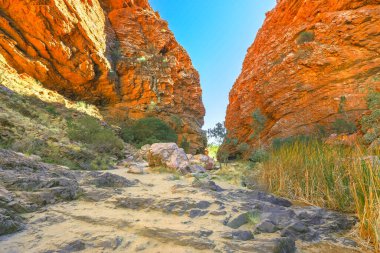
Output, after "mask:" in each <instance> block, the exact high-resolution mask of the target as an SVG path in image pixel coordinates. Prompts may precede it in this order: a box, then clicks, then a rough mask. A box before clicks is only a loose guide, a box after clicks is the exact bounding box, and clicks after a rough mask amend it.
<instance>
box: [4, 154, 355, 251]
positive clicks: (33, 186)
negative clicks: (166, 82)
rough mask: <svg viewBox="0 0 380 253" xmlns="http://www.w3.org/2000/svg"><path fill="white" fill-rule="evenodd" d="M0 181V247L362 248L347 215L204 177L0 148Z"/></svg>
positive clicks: (176, 248) (98, 248)
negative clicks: (88, 164) (91, 165)
mask: <svg viewBox="0 0 380 253" xmlns="http://www.w3.org/2000/svg"><path fill="white" fill-rule="evenodd" d="M66 179H70V180H69V183H68V181H67V180H66ZM0 182H1V185H2V186H3V188H1V189H0V228H1V229H0V232H1V233H2V234H3V236H1V237H0V244H1V250H2V252H26V251H27V252H74V251H81V252H110V251H113V252H126V251H128V252H129V251H139V252H157V251H160V252H194V251H202V252H265V253H268V252H273V253H275V252H276V253H277V252H284V253H288V252H289V253H292V252H296V250H297V249H299V250H302V252H316V251H312V250H310V251H309V249H310V248H313V247H314V248H318V247H322V246H321V245H323V250H324V251H320V252H338V253H339V252H342V253H348V252H360V251H359V250H357V249H355V248H354V246H355V243H354V242H353V241H352V240H350V239H349V238H347V237H345V236H344V234H345V233H346V232H348V231H349V230H350V229H351V228H352V226H353V225H354V224H355V219H354V218H352V217H350V216H347V215H343V214H339V213H336V212H332V211H327V210H325V209H322V208H317V207H298V206H293V205H292V203H291V202H289V201H287V200H285V199H282V198H277V197H275V196H273V195H270V194H266V193H264V192H260V191H256V190H246V189H241V188H236V187H233V186H231V185H227V184H224V185H222V186H219V185H218V184H219V183H218V182H217V183H215V182H212V181H210V180H209V179H208V178H207V177H205V178H197V177H189V176H188V177H182V178H172V177H168V175H167V174H154V173H150V174H139V175H136V174H130V173H128V168H124V169H117V170H111V171H108V172H88V171H70V170H68V169H67V168H65V167H60V166H54V165H49V164H44V163H41V162H39V161H38V159H37V160H35V159H33V157H32V158H29V157H26V156H23V155H21V154H17V153H14V152H11V151H4V150H0ZM194 182H197V183H194ZM199 185H204V186H205V185H206V186H207V185H208V186H210V185H212V186H213V187H214V188H217V189H221V190H219V191H218V190H216V189H214V188H212V187H198V186H199ZM63 193H70V194H63ZM31 196H34V197H31ZM36 196H43V197H44V199H45V200H46V201H45V202H37V204H35V202H34V201H35V200H36V199H38V198H36ZM35 211H37V212H35ZM232 224H233V225H232ZM17 231H19V232H17ZM58 231H59V232H58ZM15 232H16V233H15ZM4 234H8V235H4ZM329 250H330V251H329ZM317 252H318V251H317Z"/></svg>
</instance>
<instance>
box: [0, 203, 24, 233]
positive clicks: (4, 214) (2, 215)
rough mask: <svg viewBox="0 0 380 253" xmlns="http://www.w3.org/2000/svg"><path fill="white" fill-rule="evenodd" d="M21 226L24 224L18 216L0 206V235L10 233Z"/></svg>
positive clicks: (18, 229) (20, 228)
mask: <svg viewBox="0 0 380 253" xmlns="http://www.w3.org/2000/svg"><path fill="white" fill-rule="evenodd" d="M23 228H24V224H23V222H22V219H21V218H20V217H19V216H17V215H15V214H14V213H12V212H10V211H7V210H5V209H2V208H0V235H6V234H11V233H14V232H17V231H20V230H22V229H23Z"/></svg>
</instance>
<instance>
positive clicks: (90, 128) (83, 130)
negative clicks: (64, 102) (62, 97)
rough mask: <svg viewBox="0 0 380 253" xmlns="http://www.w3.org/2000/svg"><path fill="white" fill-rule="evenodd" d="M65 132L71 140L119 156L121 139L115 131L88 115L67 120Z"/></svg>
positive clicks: (122, 146)
mask: <svg viewBox="0 0 380 253" xmlns="http://www.w3.org/2000/svg"><path fill="white" fill-rule="evenodd" d="M67 125H68V129H67V134H68V136H69V138H70V139H71V140H73V141H78V142H82V143H84V144H86V145H87V146H89V147H90V148H91V149H94V150H96V151H97V152H100V153H107V154H113V155H117V156H121V154H122V150H123V148H124V144H123V141H122V140H121V139H120V138H119V137H118V136H117V135H116V134H115V132H114V131H113V130H112V129H110V128H108V127H105V126H102V125H101V124H100V122H99V121H98V120H97V119H95V118H93V117H90V116H83V117H80V118H79V119H77V120H75V122H74V121H68V124H67Z"/></svg>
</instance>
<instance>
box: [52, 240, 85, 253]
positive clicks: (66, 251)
mask: <svg viewBox="0 0 380 253" xmlns="http://www.w3.org/2000/svg"><path fill="white" fill-rule="evenodd" d="M85 249H86V244H85V243H84V242H83V241H82V240H76V241H73V242H70V243H68V244H67V245H65V246H63V248H61V250H59V251H58V252H59V253H70V252H78V251H82V250H85Z"/></svg>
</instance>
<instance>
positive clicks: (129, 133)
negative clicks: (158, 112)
mask: <svg viewBox="0 0 380 253" xmlns="http://www.w3.org/2000/svg"><path fill="white" fill-rule="evenodd" d="M121 137H122V138H123V140H124V141H125V142H128V143H131V144H133V145H135V146H137V147H139V148H140V147H142V146H144V145H146V144H153V143H164V142H177V139H178V136H177V134H176V132H175V131H174V130H173V129H172V128H171V127H170V126H169V125H168V124H166V123H165V122H164V121H162V120H160V119H158V118H154V117H149V118H144V119H140V120H138V121H136V122H135V123H134V124H132V125H131V126H129V127H124V128H123V129H122V132H121Z"/></svg>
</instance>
